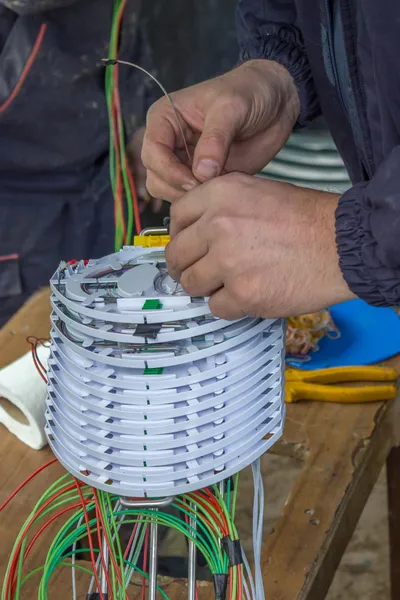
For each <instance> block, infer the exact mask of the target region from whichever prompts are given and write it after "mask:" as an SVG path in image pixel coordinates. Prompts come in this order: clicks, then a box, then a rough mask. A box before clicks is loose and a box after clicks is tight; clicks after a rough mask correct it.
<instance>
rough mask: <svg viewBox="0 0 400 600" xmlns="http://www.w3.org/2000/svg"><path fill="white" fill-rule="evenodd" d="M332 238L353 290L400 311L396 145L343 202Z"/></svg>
mask: <svg viewBox="0 0 400 600" xmlns="http://www.w3.org/2000/svg"><path fill="white" fill-rule="evenodd" d="M336 237H337V245H338V249H339V256H340V266H341V269H342V272H343V275H344V277H345V279H346V281H347V283H348V285H349V287H350V288H351V290H352V291H353V292H354V293H355V294H356V295H357V296H359V297H360V298H363V299H364V300H366V301H367V302H368V303H369V304H373V305H375V306H400V242H399V240H400V146H397V147H396V148H395V149H394V150H393V151H392V152H391V154H390V155H389V156H388V157H387V159H386V160H385V161H384V162H383V163H382V164H381V166H380V167H379V169H378V171H377V172H376V174H375V176H374V177H373V178H372V179H371V181H369V182H365V183H360V184H358V185H355V186H354V187H353V188H351V189H350V190H349V191H348V192H346V194H344V196H343V197H342V198H341V200H340V202H339V207H338V209H337V213H336Z"/></svg>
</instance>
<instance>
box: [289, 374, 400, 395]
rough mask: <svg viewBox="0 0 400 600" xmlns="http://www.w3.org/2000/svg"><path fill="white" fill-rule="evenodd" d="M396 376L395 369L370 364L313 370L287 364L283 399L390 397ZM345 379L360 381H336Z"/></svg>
mask: <svg viewBox="0 0 400 600" xmlns="http://www.w3.org/2000/svg"><path fill="white" fill-rule="evenodd" d="M398 376H399V375H398V373H397V371H396V369H391V368H387V367H374V366H371V367H334V368H330V369H319V370H316V371H303V370H301V369H292V368H288V369H286V384H285V392H286V402H297V401H298V400H315V401H318V402H342V403H352V402H354V403H357V402H376V401H378V400H390V399H392V398H395V397H396V395H397V379H398ZM367 382H368V383H369V382H371V383H370V385H367ZM372 382H374V383H373V384H372ZM385 382H390V383H385ZM346 383H360V384H364V385H359V386H349V385H340V384H346ZM330 384H334V385H330Z"/></svg>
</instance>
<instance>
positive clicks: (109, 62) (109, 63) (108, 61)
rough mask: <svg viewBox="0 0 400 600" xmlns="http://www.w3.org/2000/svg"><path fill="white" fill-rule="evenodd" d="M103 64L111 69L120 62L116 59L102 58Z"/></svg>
mask: <svg viewBox="0 0 400 600" xmlns="http://www.w3.org/2000/svg"><path fill="white" fill-rule="evenodd" d="M101 62H102V63H103V65H104V66H105V67H110V66H112V65H117V64H118V61H117V60H115V59H114V58H102V59H101Z"/></svg>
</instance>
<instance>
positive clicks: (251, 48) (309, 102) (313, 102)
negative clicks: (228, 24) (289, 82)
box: [240, 24, 321, 128]
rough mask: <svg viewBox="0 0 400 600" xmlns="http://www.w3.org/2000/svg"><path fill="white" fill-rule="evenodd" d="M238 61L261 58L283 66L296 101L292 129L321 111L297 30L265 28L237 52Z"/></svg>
mask: <svg viewBox="0 0 400 600" xmlns="http://www.w3.org/2000/svg"><path fill="white" fill-rule="evenodd" d="M240 58H241V61H242V62H244V61H247V60H253V59H257V58H263V59H266V60H273V61H275V62H277V63H279V64H281V65H282V66H283V67H285V68H286V69H287V70H288V71H289V73H290V74H291V76H292V77H293V79H294V82H295V85H296V87H297V90H298V93H299V99H300V107H301V108H300V116H299V118H298V121H297V123H296V127H297V128H299V127H305V126H306V125H307V124H309V123H310V122H311V121H312V120H314V119H315V118H316V117H317V116H319V115H320V113H321V110H320V106H319V102H318V97H317V93H316V91H315V87H314V81H313V78H312V75H311V69H310V65H309V62H308V58H307V55H306V53H305V50H304V48H303V46H302V44H301V41H300V40H299V39H298V35H297V30H296V29H295V28H290V27H282V26H279V25H273V24H272V25H269V26H268V30H267V31H265V32H264V31H263V32H261V33H260V35H259V36H257V38H256V39H251V40H248V42H247V45H246V46H245V47H244V48H242V50H241V53H240Z"/></svg>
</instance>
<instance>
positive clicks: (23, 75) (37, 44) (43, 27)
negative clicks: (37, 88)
mask: <svg viewBox="0 0 400 600" xmlns="http://www.w3.org/2000/svg"><path fill="white" fill-rule="evenodd" d="M46 29H47V25H46V23H43V24H42V25H41V27H40V29H39V33H38V36H37V38H36V42H35V43H34V45H33V48H32V51H31V53H30V55H29V58H28V60H27V61H26V63H25V67H24V68H23V71H22V73H21V75H20V78H19V79H18V82H17V85H16V86H15V88H14V89H13V91H12V92H11V94H10V95H9V97H8V98H7V100H6V101H5V102H3V104H2V105H1V106H0V113H2V112H4V111H5V110H7V108H8V107H9V106H10V104H11V103H12V102H13V101H14V100H15V98H16V97H17V96H18V94H19V92H20V91H21V88H22V86H23V85H24V82H25V79H26V78H27V77H28V75H29V72H30V70H31V68H32V65H33V63H34V62H35V60H36V58H37V55H38V53H39V50H40V47H41V45H42V42H43V38H44V34H45V33H46Z"/></svg>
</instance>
